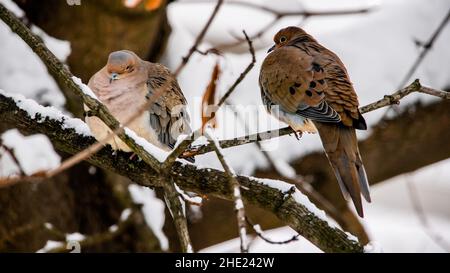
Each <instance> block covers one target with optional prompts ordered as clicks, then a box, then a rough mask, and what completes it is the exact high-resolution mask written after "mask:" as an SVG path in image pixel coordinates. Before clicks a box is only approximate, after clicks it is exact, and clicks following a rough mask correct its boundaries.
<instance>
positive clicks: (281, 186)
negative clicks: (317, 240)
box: [249, 177, 336, 227]
mask: <svg viewBox="0 0 450 273" xmlns="http://www.w3.org/2000/svg"><path fill="white" fill-rule="evenodd" d="M249 178H250V179H251V180H254V181H255V182H258V183H260V184H263V185H266V186H269V187H271V188H274V189H278V190H279V191H280V192H282V193H284V194H288V192H289V191H291V189H294V192H293V193H292V197H293V198H294V200H295V201H296V202H297V203H299V204H301V205H303V206H305V207H306V208H307V209H308V210H309V211H311V212H312V213H314V215H315V216H317V217H318V218H320V219H322V220H324V221H326V222H327V223H328V225H329V226H330V227H336V224H335V223H334V222H332V221H331V220H330V219H328V217H327V216H326V214H325V212H324V211H323V210H321V209H319V208H317V207H316V205H314V204H313V203H312V202H311V201H309V199H308V197H307V196H306V195H304V194H303V193H301V192H300V191H299V190H298V189H297V188H296V187H295V186H294V185H292V184H289V183H286V182H284V181H280V180H275V179H266V178H257V177H249Z"/></svg>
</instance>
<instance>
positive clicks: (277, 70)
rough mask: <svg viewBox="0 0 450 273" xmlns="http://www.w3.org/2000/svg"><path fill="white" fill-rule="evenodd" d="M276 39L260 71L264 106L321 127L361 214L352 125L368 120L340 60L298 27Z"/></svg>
mask: <svg viewBox="0 0 450 273" xmlns="http://www.w3.org/2000/svg"><path fill="white" fill-rule="evenodd" d="M274 41H275V45H274V46H273V47H272V48H270V49H269V52H270V54H269V55H268V56H267V57H266V58H265V60H264V62H263V64H262V66H261V72H260V77H259V84H260V87H261V97H262V100H263V102H264V104H265V105H266V108H267V111H268V112H269V113H271V114H272V115H275V116H276V117H278V118H279V119H280V120H281V121H283V122H285V123H287V124H289V125H290V126H291V127H292V128H293V129H294V130H296V131H299V132H316V131H318V132H319V135H320V138H321V140H322V144H323V146H324V149H325V152H326V154H327V156H328V160H329V162H330V164H331V166H332V168H333V170H334V173H335V175H336V178H337V180H338V183H339V186H340V188H341V191H342V193H343V195H344V197H345V198H347V197H348V195H350V197H351V198H352V200H353V203H354V205H355V208H356V210H357V212H358V214H359V215H360V216H361V217H363V208H362V202H361V194H362V195H363V196H364V198H365V199H366V200H367V201H368V202H370V201H371V200H370V193H369V184H368V182H367V176H366V172H365V170H364V166H363V163H362V160H361V156H360V154H359V150H358V142H357V139H356V132H355V129H361V130H365V129H367V126H366V122H365V120H364V118H363V116H362V115H361V113H360V112H359V110H358V97H357V95H356V93H355V90H354V89H353V85H352V83H351V82H350V78H349V76H348V73H347V70H346V68H345V66H344V64H343V63H342V62H341V60H340V59H339V57H338V56H336V54H334V53H333V52H331V51H330V50H328V49H326V48H325V47H323V46H322V45H320V44H319V43H318V42H317V41H316V40H315V39H314V38H313V37H312V36H310V35H309V34H307V33H306V32H305V31H303V30H302V29H300V28H298V27H287V28H284V29H281V30H280V31H279V32H278V33H277V34H276V35H275V37H274Z"/></svg>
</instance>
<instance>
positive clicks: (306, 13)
mask: <svg viewBox="0 0 450 273" xmlns="http://www.w3.org/2000/svg"><path fill="white" fill-rule="evenodd" d="M207 2H210V1H208V0H191V1H187V2H186V3H207ZM225 4H229V5H237V6H242V7H246V8H252V9H257V10H260V11H263V12H267V13H270V14H272V15H273V16H274V17H273V19H272V20H271V21H270V22H269V23H267V24H266V25H264V26H263V27H262V28H261V29H260V30H258V31H257V32H256V33H255V34H253V35H251V36H250V38H251V39H252V40H254V39H257V38H260V37H262V36H263V35H264V34H265V33H266V32H267V31H268V30H269V29H270V28H271V27H272V26H274V25H275V24H276V23H277V22H278V21H279V20H280V19H282V18H283V17H287V16H302V17H303V18H309V17H311V16H336V15H351V14H361V13H367V12H369V11H370V10H371V8H362V9H354V10H335V11H333V10H329V11H312V10H297V11H279V10H276V9H273V8H270V7H267V6H263V5H259V4H256V3H252V2H246V1H239V0H227V1H225ZM236 40H237V41H236V42H234V43H229V44H222V45H219V46H217V47H216V48H217V49H218V50H220V51H222V50H226V49H228V48H232V47H235V46H238V45H240V44H241V43H243V42H245V39H241V38H237V39H236ZM208 51H209V50H208ZM208 51H207V52H208Z"/></svg>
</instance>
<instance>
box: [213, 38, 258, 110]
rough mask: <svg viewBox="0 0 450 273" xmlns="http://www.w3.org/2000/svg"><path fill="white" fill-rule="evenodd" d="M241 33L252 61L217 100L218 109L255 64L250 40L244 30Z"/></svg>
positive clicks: (253, 50)
mask: <svg viewBox="0 0 450 273" xmlns="http://www.w3.org/2000/svg"><path fill="white" fill-rule="evenodd" d="M242 32H243V33H244V36H245V39H246V40H247V43H248V48H249V51H250V54H251V55H252V60H251V62H250V63H249V64H248V66H247V67H246V68H245V70H244V72H242V73H241V75H239V77H238V78H237V79H236V81H235V82H234V83H233V84H232V85H231V87H230V88H229V89H228V91H227V92H226V93H225V94H224V95H223V96H222V98H221V99H220V100H219V102H218V103H217V106H218V107H220V106H222V104H223V103H224V102H225V101H226V100H227V98H228V97H229V96H230V95H231V93H233V91H234V89H236V87H237V86H238V85H239V83H241V81H242V80H243V79H244V78H245V76H247V74H248V72H250V70H252V68H253V66H254V65H255V63H256V57H255V49H254V48H253V45H252V40H250V38H249V37H248V35H247V33H246V32H245V30H243V31H242Z"/></svg>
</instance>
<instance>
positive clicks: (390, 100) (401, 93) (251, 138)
mask: <svg viewBox="0 0 450 273" xmlns="http://www.w3.org/2000/svg"><path fill="white" fill-rule="evenodd" d="M414 92H418V93H424V94H428V95H432V96H436V97H440V98H443V99H450V95H449V94H450V92H446V91H443V90H438V89H433V88H430V87H425V86H422V85H421V84H420V82H419V80H415V81H414V82H413V83H411V84H410V85H409V86H407V87H405V88H403V89H401V90H398V91H397V92H395V93H393V94H391V95H385V96H384V98H383V99H380V100H378V101H376V102H374V103H370V104H368V105H366V106H363V107H360V108H359V111H360V112H361V113H362V114H365V113H368V112H371V111H375V110H377V109H380V108H383V107H385V106H388V105H392V104H398V103H399V101H400V100H401V99H402V98H404V97H405V96H407V95H409V94H411V93H414ZM293 133H295V131H294V130H292V128H290V127H284V128H281V129H277V130H269V131H265V132H259V133H256V134H250V135H246V136H241V137H237V138H233V139H226V140H220V141H219V143H220V146H221V147H222V148H224V149H225V148H231V147H236V146H240V145H245V144H249V143H254V142H258V141H264V140H268V139H272V138H275V137H281V136H285V135H289V134H293ZM212 151H213V147H212V145H211V143H209V144H205V145H200V146H197V147H191V148H190V149H189V150H187V151H185V152H184V153H183V154H182V155H181V156H180V157H182V158H184V157H188V156H194V155H200V154H205V153H210V152H212Z"/></svg>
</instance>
